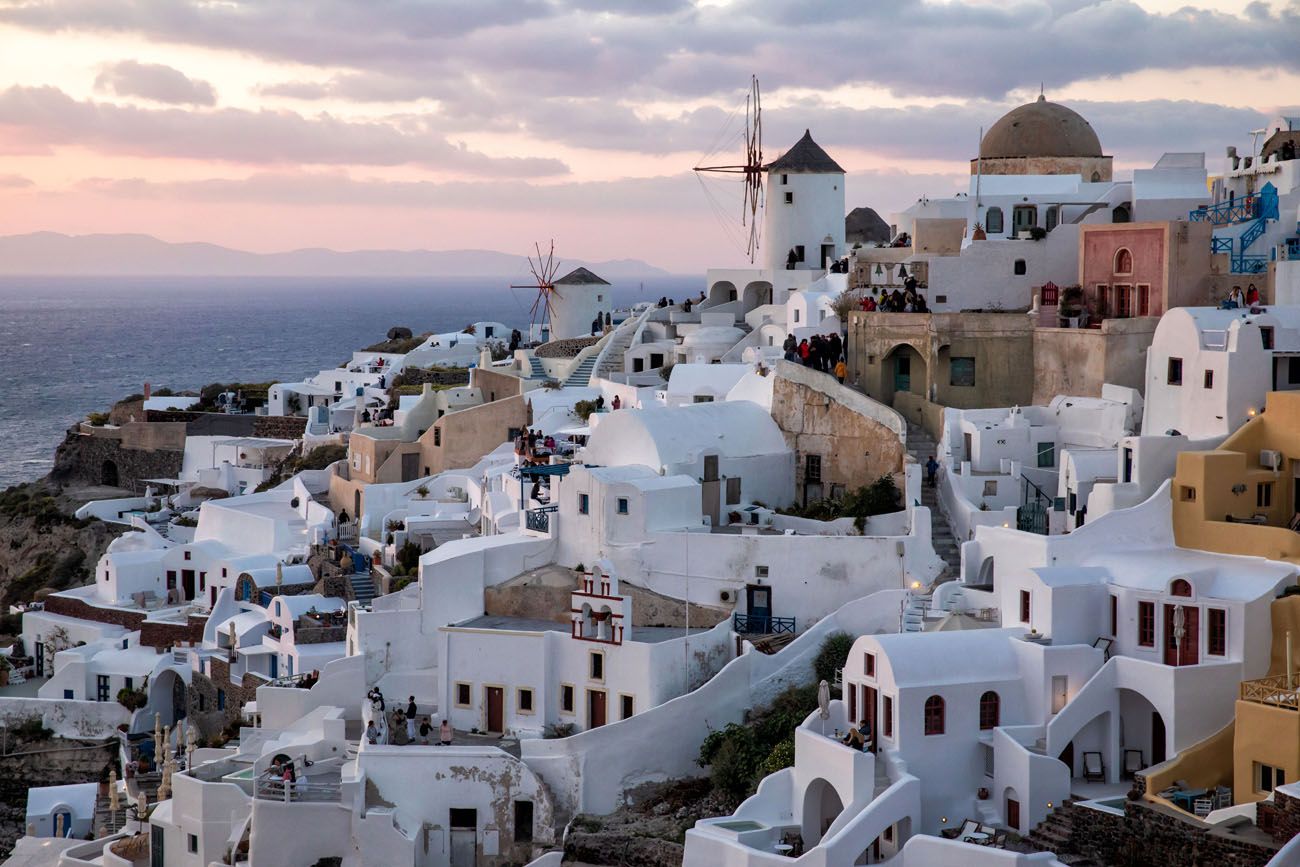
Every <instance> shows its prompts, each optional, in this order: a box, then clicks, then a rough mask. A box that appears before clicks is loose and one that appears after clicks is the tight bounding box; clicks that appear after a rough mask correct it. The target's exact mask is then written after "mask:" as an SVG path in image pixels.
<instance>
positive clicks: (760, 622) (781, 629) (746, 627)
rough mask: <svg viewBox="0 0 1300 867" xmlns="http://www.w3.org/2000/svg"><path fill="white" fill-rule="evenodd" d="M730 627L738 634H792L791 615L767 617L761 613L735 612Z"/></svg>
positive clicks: (792, 622)
mask: <svg viewBox="0 0 1300 867" xmlns="http://www.w3.org/2000/svg"><path fill="white" fill-rule="evenodd" d="M732 628H734V629H735V630H736V632H737V633H738V634H740V635H782V634H786V635H794V631H795V630H794V618H793V617H769V616H767V615H762V614H739V613H737V614H735V615H733V616H732Z"/></svg>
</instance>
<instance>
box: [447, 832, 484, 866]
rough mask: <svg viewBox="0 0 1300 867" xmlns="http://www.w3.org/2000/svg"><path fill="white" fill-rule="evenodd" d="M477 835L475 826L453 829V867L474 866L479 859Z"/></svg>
mask: <svg viewBox="0 0 1300 867" xmlns="http://www.w3.org/2000/svg"><path fill="white" fill-rule="evenodd" d="M476 836H477V833H476V831H475V829H473V828H452V829H451V867H474V865H475V864H476V863H477V861H478V840H477V839H476Z"/></svg>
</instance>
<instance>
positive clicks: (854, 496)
mask: <svg viewBox="0 0 1300 867" xmlns="http://www.w3.org/2000/svg"><path fill="white" fill-rule="evenodd" d="M900 508H902V505H901V495H900V492H899V490H898V485H897V484H896V483H895V482H894V477H893V476H888V475H885V476H881V477H880V478H878V479H876V480H875V481H874V482H872V483H871V484H869V485H864V486H863V487H861V488H858V489H857V490H856V491H850V492H849V493H847V494H845V495H844V497H843V499H829V498H828V499H823V500H813V501H811V502H809V503H807V504H806V505H803V506H798V505H796V506H791V507H789V508H786V509H779V510H778V511H779V512H780V514H782V515H792V516H794V517H797V518H809V519H811V520H814V521H833V520H835V519H836V518H853V519H854V520H853V526H855V527H856V528H857V530H858V532H859V533H861V532H862V531H863V530H864V529H866V526H867V518H870V517H871V516H873V515H886V514H889V513H890V512H897V511H898V510H899V509H900Z"/></svg>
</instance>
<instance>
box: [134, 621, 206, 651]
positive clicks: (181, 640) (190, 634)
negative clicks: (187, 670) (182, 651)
mask: <svg viewBox="0 0 1300 867" xmlns="http://www.w3.org/2000/svg"><path fill="white" fill-rule="evenodd" d="M207 622H208V618H207V617H206V616H204V615H200V614H191V615H189V617H187V618H186V622H185V623H162V622H157V621H152V620H146V621H145V622H144V623H142V624H141V625H140V643H141V644H143V645H145V646H146V647H159V648H162V647H174V646H176V645H177V644H199V643H200V642H202V641H203V627H204V625H205V624H206V623H207Z"/></svg>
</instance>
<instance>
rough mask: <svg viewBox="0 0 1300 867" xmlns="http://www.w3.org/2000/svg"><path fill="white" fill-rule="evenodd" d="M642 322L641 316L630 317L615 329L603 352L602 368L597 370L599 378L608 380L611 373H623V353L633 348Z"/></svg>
mask: <svg viewBox="0 0 1300 867" xmlns="http://www.w3.org/2000/svg"><path fill="white" fill-rule="evenodd" d="M640 322H641V317H639V316H634V317H628V318H627V319H625V320H623V321H622V322H620V323H619V325H618V328H616V329H614V334H613V336H612V337H610V339H609V346H608V347H607V348H606V349H605V351H604V352H603V358H602V360H601V362H600V367H599V369H597V370H596V375H597V376H599V377H602V378H608V377H609V375H610V374H611V373H622V372H623V353H625V352H627V351H628V350H629V349H631V348H632V338H633V337H635V336H636V330H637V326H638V325H639V323H640Z"/></svg>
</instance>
